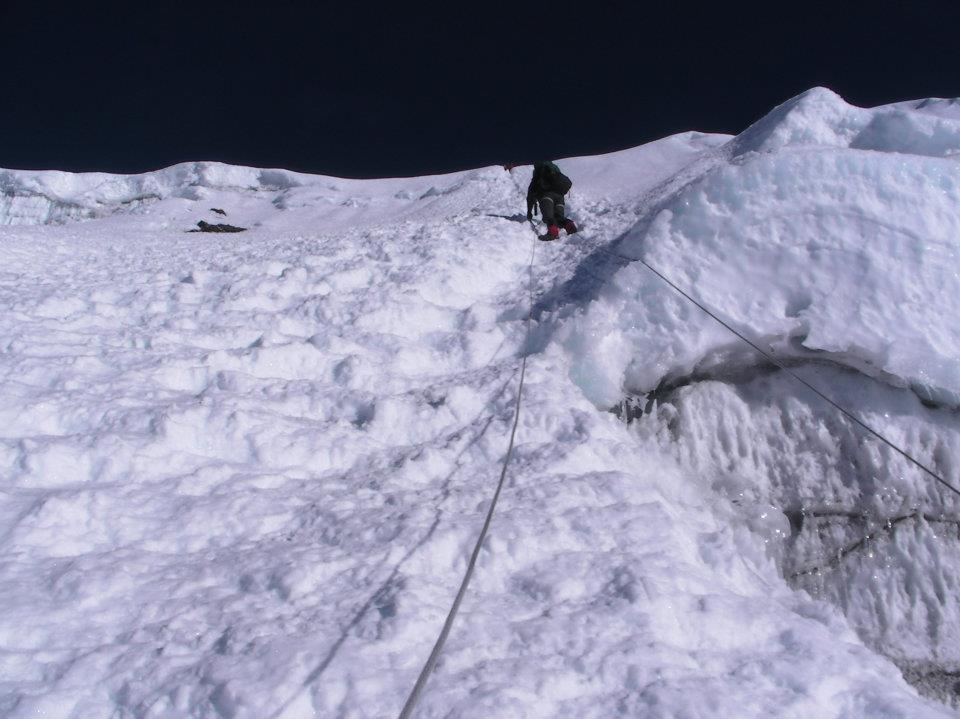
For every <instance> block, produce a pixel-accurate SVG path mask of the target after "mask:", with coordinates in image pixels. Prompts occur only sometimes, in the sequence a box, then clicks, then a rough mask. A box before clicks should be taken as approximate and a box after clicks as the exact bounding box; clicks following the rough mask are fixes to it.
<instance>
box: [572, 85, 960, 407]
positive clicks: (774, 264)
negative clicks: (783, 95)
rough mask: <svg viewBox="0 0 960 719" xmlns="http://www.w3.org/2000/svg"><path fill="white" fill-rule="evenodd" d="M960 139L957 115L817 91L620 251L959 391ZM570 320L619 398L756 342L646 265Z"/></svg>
mask: <svg viewBox="0 0 960 719" xmlns="http://www.w3.org/2000/svg"><path fill="white" fill-rule="evenodd" d="M924 123H927V124H924ZM897 128H900V129H901V130H903V132H898V131H896V130H897ZM918 128H919V129H924V128H926V129H928V130H931V133H932V134H923V133H922V132H919V129H918ZM937 128H939V129H937ZM933 130H936V132H933ZM914 131H917V132H914ZM917 133H919V134H917ZM891 137H893V138H894V139H890V138H891ZM921 137H923V138H926V140H925V141H924V142H923V143H921V142H920V138H921ZM918 144H922V147H921V150H922V151H920V152H915V153H912V154H908V153H907V152H906V151H905V148H907V147H916V146H917V145H918ZM934 149H937V152H934V151H933V150H934ZM957 151H960V120H951V119H944V118H938V117H930V118H928V117H925V116H923V115H921V114H919V113H916V112H913V111H909V110H900V109H894V110H890V109H885V108H880V109H878V110H875V111H872V110H863V109H860V108H855V107H851V106H849V105H847V104H846V103H844V102H843V101H842V100H841V99H840V98H839V97H838V96H836V95H835V94H834V93H832V92H830V91H827V90H822V89H819V90H813V91H810V92H808V93H805V94H804V95H802V96H800V97H799V98H796V99H794V100H792V101H790V102H788V103H785V104H784V105H781V106H780V107H778V108H776V109H775V110H774V111H773V112H771V113H770V115H768V116H767V117H765V118H764V119H762V120H761V121H759V122H757V123H756V124H754V125H753V126H752V127H750V128H749V129H748V130H746V131H745V132H744V133H743V134H741V135H740V136H738V137H737V138H735V139H734V140H732V141H731V142H730V144H729V146H728V148H727V152H728V153H729V154H728V157H729V161H727V162H720V163H718V164H716V165H715V166H713V167H712V168H710V169H709V170H707V171H706V172H705V173H704V174H703V175H702V176H701V177H700V178H699V179H698V180H696V181H695V182H692V183H690V184H688V185H686V186H684V187H683V188H681V189H680V190H679V191H678V192H676V193H674V194H673V195H671V196H669V197H667V198H666V199H664V201H662V202H661V203H660V204H659V205H657V206H656V207H655V208H654V210H653V211H652V212H651V213H650V217H648V218H645V219H644V220H643V221H641V222H640V223H638V224H637V226H636V227H635V228H634V229H633V230H632V231H631V232H629V233H628V234H627V235H626V236H625V237H624V238H623V239H622V240H621V241H619V242H618V243H617V245H616V246H615V248H614V251H615V252H617V253H619V254H620V255H622V256H624V257H626V258H636V257H639V258H643V259H644V260H645V261H647V262H649V263H650V264H651V265H652V266H654V267H655V268H657V269H659V270H660V271H661V272H664V273H665V274H666V275H667V276H668V277H670V278H672V279H673V280H674V281H675V282H677V283H679V285H680V286H681V287H683V288H684V289H686V290H687V291H689V292H691V293H692V294H693V295H694V296H695V297H697V298H698V300H700V301H702V302H703V303H704V304H705V305H707V306H708V307H710V308H712V309H713V310H714V311H716V312H717V313H719V315H720V316H721V317H723V318H724V320H725V321H728V322H729V323H731V324H732V325H734V326H735V327H738V328H740V329H742V330H743V331H744V332H745V333H746V334H747V335H748V336H751V337H753V338H755V339H757V340H759V341H762V342H764V343H766V344H768V345H771V346H773V347H774V348H776V349H777V351H779V352H780V353H781V354H783V355H784V356H786V357H790V356H798V355H800V354H803V353H806V352H813V353H818V354H819V355H821V356H822V357H825V358H826V357H829V358H830V359H831V360H832V361H835V362H839V363H841V364H845V365H847V366H851V367H856V368H858V369H860V370H863V371H866V372H868V373H871V374H873V375H875V376H884V377H885V378H886V379H887V380H888V381H891V382H893V383H895V384H901V385H906V386H911V387H913V388H915V389H916V391H917V392H918V393H919V394H921V396H923V397H924V398H925V399H928V400H931V401H935V402H941V403H944V404H949V405H951V406H956V405H958V404H960V333H958V332H957V330H956V326H955V323H954V322H953V320H952V312H951V311H948V310H947V308H948V307H950V306H952V299H951V298H956V297H958V296H960V275H958V273H957V272H956V267H957V265H958V262H960V240H958V238H960V160H958V159H956V158H954V157H952V156H951V155H952V154H953V153H955V152H957ZM566 332H567V335H566V337H565V340H564V341H565V343H566V345H567V346H568V347H569V348H570V349H571V351H573V353H574V354H575V355H576V356H578V357H580V358H581V361H580V362H579V363H578V364H577V370H576V375H575V376H576V378H577V380H578V382H579V383H580V384H581V386H583V387H584V389H585V390H586V391H587V393H588V395H589V396H590V397H591V398H592V399H593V400H594V401H595V402H596V403H597V404H599V405H605V406H611V405H613V404H615V403H616V402H617V401H618V400H619V399H620V398H621V397H622V396H623V395H624V393H628V392H636V393H643V392H647V391H650V390H652V389H653V388H655V387H656V386H657V385H658V384H659V383H661V382H662V381H664V380H665V379H670V378H676V377H680V376H685V375H690V374H692V373H694V372H696V371H698V368H699V369H701V370H702V369H703V367H704V366H705V365H711V364H712V365H718V364H723V363H724V362H725V361H727V360H728V359H729V358H730V355H731V353H734V352H738V351H740V348H741V346H742V345H741V344H740V343H739V341H738V340H736V339H735V338H734V337H733V336H732V335H731V334H730V333H729V332H728V331H727V330H725V329H723V328H722V327H720V326H719V325H717V324H716V323H715V322H714V321H713V320H711V319H710V318H709V317H707V316H706V315H704V314H703V313H702V312H701V311H700V310H698V309H696V308H695V307H693V306H692V305H690V304H689V303H688V302H687V301H686V300H684V299H682V298H680V297H679V296H677V295H676V294H675V293H673V291H672V290H671V289H669V288H668V287H667V286H666V285H665V284H664V283H663V282H661V281H660V280H659V279H658V278H656V277H655V276H653V275H652V274H651V273H650V272H649V271H648V270H647V269H646V268H644V267H642V266H641V265H640V264H639V263H631V264H629V265H628V266H627V267H625V268H623V269H622V270H620V271H619V272H618V273H617V274H616V275H615V276H614V277H613V278H612V280H611V282H610V283H609V285H608V286H607V287H606V288H605V290H604V294H603V297H602V298H600V299H598V300H597V301H596V302H594V303H593V304H592V305H591V306H590V307H589V308H588V309H587V311H586V312H585V313H584V314H583V316H582V317H581V318H580V320H579V321H578V322H575V323H572V324H571V325H570V327H568V328H567V330H566Z"/></svg>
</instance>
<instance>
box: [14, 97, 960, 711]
mask: <svg viewBox="0 0 960 719" xmlns="http://www.w3.org/2000/svg"><path fill="white" fill-rule="evenodd" d="M958 153H960V112H958V111H957V109H956V103H955V102H953V101H948V100H929V101H915V102H909V103H898V104H896V105H890V106H885V107H881V108H876V109H872V110H868V109H861V108H855V107H852V106H850V105H848V104H846V103H845V102H844V101H843V100H842V99H841V98H839V97H838V96H836V95H835V94H833V93H831V92H830V91H828V90H824V89H815V90H812V91H810V92H808V93H805V94H804V95H802V96H800V97H798V98H795V99H794V100H791V101H790V102H788V103H785V104H784V105H782V106H780V107H779V108H776V109H775V110H773V111H772V112H771V113H770V114H769V115H768V116H767V117H765V118H763V119H762V120H760V121H759V122H757V123H756V124H755V125H753V126H752V127H751V128H748V129H747V130H746V131H745V132H744V133H742V134H741V135H739V136H737V137H735V138H730V137H726V136H719V135H703V134H699V133H686V134H682V135H677V136H674V137H670V138H666V139H664V140H660V141H658V142H655V143H651V144H649V145H645V146H642V147H639V148H635V149H633V150H627V151H624V152H620V153H614V154H611V155H606V156H601V157H589V158H577V159H569V160H561V161H560V162H559V164H560V166H561V168H562V169H563V170H564V171H565V172H566V173H567V174H568V175H570V176H571V177H572V178H573V180H574V189H573V192H572V193H571V196H570V197H569V199H568V202H569V208H570V209H571V210H572V213H573V215H574V217H575V218H576V219H577V220H578V222H579V223H580V224H581V225H582V227H583V231H582V232H581V233H579V234H577V235H574V236H572V237H569V238H564V239H563V240H561V241H560V242H555V243H539V242H537V241H536V239H535V235H534V233H533V231H532V230H531V228H530V226H529V225H527V224H526V223H525V221H524V219H525V218H524V217H523V216H522V215H521V214H520V213H521V212H522V211H523V210H524V208H525V202H524V192H525V187H526V182H527V181H528V180H529V168H520V169H518V170H515V171H514V172H513V173H512V174H510V173H507V172H505V171H503V170H502V169H500V168H485V169H480V170H475V171H470V172H463V173H457V174H453V175H446V176H438V177H424V178H410V179H392V180H342V179H337V178H328V177H318V176H310V175H302V174H296V173H291V172H286V171H282V170H259V169H251V168H241V167H229V166H225V165H219V164H215V163H188V164H183V165H177V166H175V167H172V168H168V169H166V170H162V171H159V172H154V173H147V174H144V175H137V176H116V175H104V174H84V175H71V174H69V173H62V172H26V171H13V170H10V171H0V188H2V191H3V192H2V195H0V225H3V227H2V228H0V306H2V309H3V311H2V313H0V472H2V475H0V478H2V485H0V489H2V495H0V496H2V502H0V538H2V542H3V546H2V550H3V551H2V559H0V606H2V607H3V610H4V611H3V612H0V714H2V715H3V716H4V717H11V718H17V719H20V718H26V717H38V716H43V717H64V718H73V719H87V718H89V717H143V718H145V719H146V718H150V719H155V718H159V717H197V718H200V717H203V718H206V717H211V718H212V717H230V718H234V719H262V718H268V717H271V718H274V719H280V718H283V719H295V718H301V717H304V718H305V717H332V716H337V717H381V716H396V714H397V713H398V712H399V710H400V708H401V706H402V705H403V703H404V700H405V699H406V697H407V694H408V692H409V691H410V689H411V688H412V686H413V684H414V682H415V680H416V677H417V674H418V673H419V670H420V668H421V666H422V664H423V662H424V661H425V659H426V657H427V655H428V654H429V652H430V649H431V647H432V646H433V642H434V640H435V639H436V636H437V633H438V632H439V630H440V627H441V625H442V622H443V619H444V617H445V615H446V612H447V609H448V608H449V606H450V603H451V601H452V599H453V596H454V594H455V592H456V589H457V586H458V583H459V581H460V579H461V577H462V574H463V571H464V569H465V566H466V562H467V559H468V557H469V555H470V552H471V550H472V548H473V543H474V541H475V539H476V536H477V533H478V531H479V528H480V525H481V523H482V521H483V516H484V514H485V512H486V510H487V508H488V506H489V505H488V502H489V501H490V498H491V496H492V492H493V489H494V486H495V483H496V480H497V478H498V476H499V473H500V468H501V463H502V461H503V458H504V454H505V452H506V448H507V441H508V437H509V431H510V426H511V422H512V419H513V412H514V406H515V405H514V403H515V401H516V396H517V388H518V382H519V367H520V358H521V357H522V356H524V355H526V356H527V358H528V359H527V371H526V378H525V384H524V389H523V403H522V409H521V413H520V424H519V429H518V434H517V443H516V447H515V449H514V455H513V460H512V462H511V465H510V468H509V474H508V478H509V479H508V484H507V487H506V489H505V491H504V493H503V495H502V496H501V499H500V504H499V506H498V510H497V514H496V515H495V518H494V521H493V526H492V529H491V533H490V535H489V537H488V539H487V542H486V544H485V545H484V548H483V551H482V552H481V555H480V560H479V565H478V569H477V573H476V575H475V577H474V580H473V583H472V584H471V586H470V590H469V592H468V594H467V596H466V599H465V601H464V604H463V607H462V609H461V612H460V616H459V618H458V620H457V623H456V624H455V625H454V630H453V632H452V634H451V636H450V638H449V641H448V643H447V646H446V649H445V651H444V653H443V655H442V656H441V660H440V663H439V664H438V667H437V669H436V671H435V672H434V674H433V675H432V676H431V678H430V681H429V683H428V684H427V688H426V691H425V693H424V695H423V697H422V700H421V704H420V706H419V709H418V714H417V716H422V717H484V718H488V717H560V716H563V717H598V718H599V717H612V716H624V717H655V718H657V717H662V718H663V719H667V718H675V717H688V718H695V717H704V718H706V717H717V716H731V717H734V716H735V717H764V718H766V717H771V716H776V717H796V718H798V719H799V718H801V717H803V718H807V717H838V718H839V717H844V718H853V717H887V718H894V717H898V718H899V717H902V718H904V719H906V718H908V717H909V718H911V719H915V718H918V717H949V716H956V713H955V711H954V709H952V708H951V707H953V706H956V699H955V694H960V687H957V686H955V682H956V681H957V677H958V676H960V650H958V647H960V629H958V627H960V610H958V604H957V593H958V590H960V559H958V557H960V541H958V532H960V508H958V502H957V501H956V497H952V496H951V495H950V493H949V492H946V491H944V490H943V489H942V488H940V487H939V486H937V485H936V484H935V483H934V482H933V481H932V480H931V479H929V478H928V477H926V476H924V475H923V474H922V473H921V472H919V471H918V470H917V469H916V468H914V467H913V466H911V465H910V464H908V463H907V462H906V461H905V460H903V459H902V458H900V457H899V456H897V455H896V454H895V453H893V452H891V451H890V450H889V449H888V448H886V447H885V446H883V445H881V444H880V443H878V442H877V441H876V440H874V439H871V438H868V437H865V436H864V435H863V433H862V432H860V431H859V430H858V428H857V427H856V426H854V425H853V424H852V423H851V422H850V421H849V420H847V419H846V418H844V417H843V416H842V415H839V414H838V413H837V412H836V410H834V409H833V408H831V407H830V406H829V405H824V404H823V403H822V402H820V401H819V400H818V399H817V398H816V397H813V396H812V395H810V394H809V393H806V392H805V391H804V390H803V388H802V387H801V388H798V386H797V385H796V384H795V383H793V381H792V378H790V377H789V376H786V375H785V374H784V373H783V372H782V371H780V370H778V369H776V368H775V367H773V366H772V365H770V364H769V362H767V361H766V360H765V359H764V358H762V357H759V356H757V354H756V353H755V352H754V351H753V350H751V349H750V348H749V347H747V346H745V345H744V344H743V343H742V342H740V341H739V340H738V339H737V338H736V337H735V336H733V335H732V334H731V333H730V332H729V331H728V330H726V329H724V328H723V327H722V326H720V325H719V324H717V323H716V322H714V321H713V320H712V319H710V318H709V317H708V316H706V315H705V314H703V313H702V312H701V311H700V310H699V309H697V307H695V306H694V305H693V304H691V303H690V302H688V301H687V300H685V299H684V298H683V297H681V296H680V295H678V294H677V293H676V292H674V291H673V290H672V289H671V288H669V287H668V286H667V285H666V284H665V283H664V282H663V281H662V280H660V279H658V278H657V277H656V276H655V275H653V274H652V273H651V272H650V271H649V270H648V269H647V268H646V267H644V266H643V264H642V263H640V262H638V261H637V260H639V259H642V260H644V261H645V262H647V263H649V264H650V265H652V266H654V267H655V268H657V269H658V270H659V271H661V272H662V273H664V274H665V275H666V276H668V277H669V278H670V279H671V280H672V281H674V282H676V283H677V284H678V285H679V286H681V287H682V288H683V289H684V290H685V291H687V292H689V293H691V294H692V295H693V296H694V297H695V298H696V299H697V300H698V301H699V302H701V303H703V304H704V305H706V306H708V307H709V308H711V309H712V311H714V312H716V313H717V314H718V315H719V316H720V317H721V318H722V319H723V320H724V321H726V322H728V323H729V324H731V325H732V326H734V327H735V328H737V329H738V330H739V331H742V332H743V333H744V334H746V335H748V336H749V337H751V338H752V339H753V340H754V341H756V342H758V343H760V344H761V345H762V346H764V347H769V348H770V352H772V353H774V354H775V355H776V356H777V357H779V358H780V361H782V362H784V363H786V364H788V365H790V366H791V367H793V368H794V369H793V371H795V372H796V373H798V374H800V375H801V376H803V377H805V378H806V379H808V380H809V381H810V382H811V383H813V384H815V385H817V386H819V387H821V388H822V389H823V390H824V391H825V392H828V393H829V394H831V396H833V397H835V398H836V399H837V401H840V402H842V403H843V404H845V405H847V406H849V407H850V408H851V409H852V410H853V411H855V412H856V413H857V414H858V415H860V416H862V417H863V419H864V420H866V421H869V422H870V423H871V424H872V425H873V426H875V427H876V428H877V429H879V430H881V431H882V432H884V433H885V434H886V435H888V436H889V437H890V438H891V439H892V440H894V441H896V442H897V443H899V444H900V445H902V446H904V447H905V448H907V449H908V450H909V451H910V452H912V453H914V454H915V455H917V456H918V458H919V459H921V460H922V461H924V462H925V463H927V464H928V465H929V466H931V467H933V468H934V469H935V471H937V472H939V473H940V474H941V475H943V476H944V477H946V478H947V479H948V480H950V481H952V482H954V483H957V482H958V468H960V465H958V461H957V460H958V456H960V418H958V409H957V408H958V407H960V331H958V330H957V327H956V321H955V315H956V309H957V306H958V305H957V298H958V297H960V269H958V268H960V240H958V238H960V232H958V230H960V165H958V162H960V159H958V158H960V155H958ZM212 208H218V209H221V210H223V211H224V212H225V213H226V215H225V216H222V215H220V214H219V213H214V212H213V211H212ZM201 219H202V220H207V221H209V222H219V221H224V222H228V223H230V224H234V225H239V226H242V227H247V228H249V230H248V231H247V232H244V233H239V234H231V235H209V234H188V233H186V232H185V231H186V230H188V229H191V228H192V227H193V226H194V225H195V224H196V222H197V221H198V220H201ZM531 287H532V296H531V293H530V289H531ZM528 315H529V316H532V320H530V321H527V317H528ZM638 401H639V402H640V404H641V405H645V409H646V411H645V412H644V413H643V414H642V416H640V413H634V414H632V415H630V418H631V419H633V420H634V421H633V422H631V423H629V424H628V423H627V422H625V421H623V419H621V418H618V417H617V416H615V414H614V413H613V412H610V411H608V410H610V409H612V408H615V409H617V411H618V412H619V413H620V415H621V416H622V417H624V416H625V414H630V413H629V412H626V413H625V411H624V408H625V407H627V406H628V405H630V403H631V402H634V403H636V402H638ZM631 406H632V405H631ZM954 520H957V521H956V522H954ZM951 522H954V523H951ZM867 535H869V538H867V539H864V538H865V537H866V536H867ZM918 689H919V692H918Z"/></svg>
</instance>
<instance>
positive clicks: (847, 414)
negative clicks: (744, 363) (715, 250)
mask: <svg viewBox="0 0 960 719" xmlns="http://www.w3.org/2000/svg"><path fill="white" fill-rule="evenodd" d="M610 254H614V255H616V256H617V257H620V258H621V259H624V260H630V261H637V262H640V263H641V264H642V265H643V266H644V267H646V268H647V269H648V270H650V271H651V272H652V273H653V274H655V275H656V276H657V277H659V278H660V279H661V280H663V281H664V282H666V283H667V284H668V285H670V287H672V288H673V289H674V290H676V291H677V292H679V293H680V294H681V295H683V296H684V297H686V298H687V299H688V300H690V302H692V303H693V304H695V305H696V306H697V307H699V308H700V309H701V310H703V311H704V312H705V313H706V314H708V315H709V316H710V317H712V318H713V319H714V320H716V321H717V322H719V323H720V324H721V325H723V326H724V327H726V328H727V329H728V330H730V331H731V332H732V333H733V334H735V335H736V336H737V337H739V338H740V339H742V340H743V341H744V342H746V343H747V344H748V345H750V346H751V347H753V349H755V350H756V351H757V352H759V353H760V354H761V355H763V356H764V357H766V358H767V359H768V360H770V361H771V362H773V364H775V365H776V366H777V367H779V368H780V369H781V370H783V371H784V372H786V373H787V374H789V375H790V376H791V377H793V378H794V379H795V380H796V381H797V382H799V383H800V384H802V385H803V386H804V387H806V388H807V389H809V390H810V391H811V392H813V393H814V394H816V395H817V396H818V397H820V399H822V400H823V401H825V402H827V403H828V404H830V405H832V406H833V407H834V408H836V409H837V410H838V411H839V412H840V413H841V414H843V415H844V416H845V417H847V418H848V419H850V420H851V421H853V422H855V423H856V424H858V425H859V426H860V427H862V428H863V429H864V430H866V431H867V432H869V433H870V434H871V435H873V436H874V437H876V438H877V439H879V440H880V441H881V442H883V443H884V444H885V445H887V446H888V447H890V449H892V450H893V451H895V452H897V453H898V454H900V455H901V456H902V457H904V458H905V459H906V460H907V461H909V462H910V463H912V464H914V465H916V466H917V467H919V468H920V469H922V470H923V471H924V472H926V473H927V474H929V475H930V476H931V477H933V478H934V479H935V480H937V481H938V482H939V483H940V484H942V485H943V486H944V487H946V488H947V489H949V490H950V491H951V492H953V493H954V494H956V495H957V496H958V497H960V489H957V488H956V487H955V486H953V485H952V484H950V482H948V481H947V480H945V479H944V478H943V477H941V476H940V475H939V474H937V473H936V472H934V471H933V470H932V469H930V468H929V467H927V466H926V465H925V464H923V463H922V462H920V461H919V460H917V459H914V458H913V457H912V456H911V455H910V454H909V453H907V452H906V451H904V450H902V449H900V447H898V446H897V445H895V444H894V443H893V442H891V441H890V440H889V439H887V438H886V437H884V436H883V435H882V434H880V433H879V432H878V431H877V430H875V429H874V428H873V427H871V426H870V425H868V424H867V423H866V422H864V421H863V420H861V419H860V418H858V417H857V416H856V415H854V414H853V413H852V412H850V411H849V410H847V409H846V408H844V407H842V406H841V405H840V404H838V403H837V402H835V401H833V400H832V399H830V398H829V397H828V396H827V395H825V394H824V393H823V392H821V391H820V390H818V389H817V388H816V387H814V386H813V385H812V384H810V383H809V382H807V381H806V380H805V379H803V378H802V377H801V376H800V375H798V374H797V373H796V372H794V371H793V370H791V369H790V368H789V367H787V366H786V365H784V364H783V363H782V362H781V361H780V360H778V359H777V358H776V357H774V356H773V355H772V354H770V353H769V352H766V351H764V350H763V349H761V348H760V347H759V346H757V344H756V343H754V342H752V341H751V340H750V339H749V338H747V337H746V336H745V335H743V334H742V333H741V332H739V331H737V330H736V329H734V328H733V327H732V326H731V325H729V324H728V323H727V322H724V321H723V320H722V319H720V318H719V317H718V316H717V315H716V314H714V313H713V312H711V311H710V310H709V309H708V308H707V307H705V306H704V305H702V304H701V303H699V302H697V300H695V299H694V298H693V297H691V296H690V295H689V294H687V293H686V292H684V291H683V290H682V289H681V288H680V287H678V286H677V285H675V284H674V283H673V282H672V281H671V280H670V279H669V278H668V277H666V276H664V275H663V274H661V273H660V272H658V271H657V270H656V269H655V268H654V267H653V266H651V265H650V264H649V263H648V262H646V261H645V260H643V259H641V258H639V257H637V258H633V257H624V256H623V255H620V254H617V253H613V252H611V253H610Z"/></svg>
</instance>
